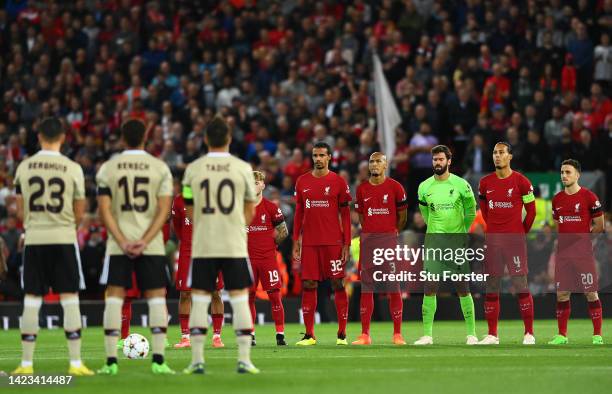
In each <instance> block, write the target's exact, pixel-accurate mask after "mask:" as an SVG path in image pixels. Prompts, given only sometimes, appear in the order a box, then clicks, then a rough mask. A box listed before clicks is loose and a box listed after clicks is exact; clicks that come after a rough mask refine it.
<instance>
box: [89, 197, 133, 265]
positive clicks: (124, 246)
mask: <svg viewBox="0 0 612 394" xmlns="http://www.w3.org/2000/svg"><path fill="white" fill-rule="evenodd" d="M111 204H112V202H111V198H110V196H105V195H102V196H98V211H99V213H100V217H101V218H102V222H104V226H106V229H107V230H108V231H110V233H111V234H112V236H113V238H115V240H116V241H117V244H118V245H119V247H120V248H121V250H123V252H124V253H125V254H126V255H127V256H128V257H135V256H134V255H133V254H132V253H131V252H130V248H131V243H130V242H128V240H127V238H126V237H125V235H123V233H122V232H121V229H119V225H118V224H117V221H116V220H115V218H114V217H113V213H112V211H111Z"/></svg>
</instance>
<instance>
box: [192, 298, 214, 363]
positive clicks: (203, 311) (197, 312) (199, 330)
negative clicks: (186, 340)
mask: <svg viewBox="0 0 612 394" xmlns="http://www.w3.org/2000/svg"><path fill="white" fill-rule="evenodd" d="M211 299H212V297H211V296H210V295H209V294H192V295H191V313H190V314H189V334H190V335H189V337H190V339H191V364H192V365H195V364H198V363H203V362H204V341H205V340H206V333H207V332H208V305H210V301H211Z"/></svg>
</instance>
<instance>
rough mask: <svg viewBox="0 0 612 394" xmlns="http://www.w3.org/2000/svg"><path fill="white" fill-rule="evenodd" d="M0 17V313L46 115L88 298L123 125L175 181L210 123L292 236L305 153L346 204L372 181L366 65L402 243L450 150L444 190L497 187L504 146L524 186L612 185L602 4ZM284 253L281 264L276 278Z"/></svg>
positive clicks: (611, 61) (250, 3) (22, 12)
mask: <svg viewBox="0 0 612 394" xmlns="http://www.w3.org/2000/svg"><path fill="white" fill-rule="evenodd" d="M0 3H3V4H2V7H1V9H0V51H1V54H2V55H1V56H0V95H1V99H2V106H1V107H0V220H1V228H0V231H1V236H2V238H3V239H4V243H5V248H4V249H5V250H4V253H5V255H6V256H7V258H8V262H9V267H10V273H11V275H10V277H9V280H5V281H3V282H2V285H1V287H0V294H4V296H6V297H8V298H11V297H13V298H16V297H19V292H20V290H19V281H18V267H19V265H20V248H19V242H18V240H19V236H20V234H21V232H22V224H21V223H20V222H19V221H18V220H17V219H16V215H15V208H16V207H15V203H14V187H13V174H14V171H15V169H16V166H17V165H18V164H19V162H20V161H21V160H23V159H24V158H25V157H27V156H29V155H32V154H33V153H35V152H36V151H37V149H38V146H37V138H36V128H37V124H38V122H39V121H40V119H42V118H43V117H45V116H58V117H60V118H61V119H62V121H63V122H64V123H65V127H66V129H67V130H68V137H67V143H66V145H65V147H64V153H65V154H66V155H68V156H69V157H71V158H72V159H74V160H76V161H77V162H78V163H80V164H81V165H82V167H83V170H84V173H85V176H86V182H87V195H88V200H89V209H88V212H89V213H88V215H87V217H86V219H85V221H84V223H83V224H82V225H81V227H80V229H79V244H80V247H81V252H82V260H83V264H84V268H85V270H86V276H87V282H88V285H89V290H88V293H86V294H85V296H87V295H90V296H92V297H98V296H100V294H101V289H100V288H99V286H98V285H97V276H98V274H99V270H100V267H101V261H102V257H103V254H104V239H105V237H106V233H105V231H104V229H103V228H102V226H101V224H100V220H99V218H98V217H97V215H96V205H95V182H94V176H95V173H96V171H97V169H98V168H99V166H100V165H101V163H102V162H103V161H104V160H106V159H108V158H109V157H110V156H111V155H113V154H114V153H116V152H118V151H120V150H121V142H120V141H119V138H118V135H119V127H120V125H121V124H122V122H123V121H125V120H126V119H129V118H134V117H136V118H140V119H142V120H143V121H145V122H146V124H147V127H148V129H149V136H148V140H147V144H146V150H147V151H148V152H150V153H151V154H153V155H155V156H157V157H160V158H162V159H163V160H165V161H166V162H167V163H168V165H169V166H170V167H171V169H172V171H173V173H174V174H175V176H176V179H177V182H178V181H180V178H181V176H182V171H183V170H184V168H185V167H186V165H187V164H189V163H190V162H192V161H193V160H195V159H196V158H198V157H199V156H200V155H201V154H203V153H205V152H206V147H205V145H204V144H203V132H204V129H205V127H206V124H207V122H208V121H209V120H210V119H211V117H212V116H213V115H214V114H215V113H221V114H223V115H224V116H226V119H227V121H228V123H229V125H230V127H231V129H232V134H233V142H232V145H231V150H232V152H233V153H234V154H236V155H238V156H240V157H242V158H244V159H245V160H247V161H249V162H251V163H252V165H253V167H254V168H256V169H259V170H261V171H263V172H264V173H265V174H266V183H267V184H268V187H267V189H266V191H265V194H266V196H267V197H268V198H270V199H272V200H273V201H275V202H276V203H278V204H279V205H280V206H281V209H282V210H283V212H284V213H285V216H286V218H287V220H288V222H289V223H288V224H289V227H290V228H291V220H292V218H293V214H292V211H293V203H292V195H293V186H294V183H295V180H296V179H297V177H298V176H299V175H300V174H302V173H304V172H306V171H308V170H309V169H310V168H311V161H310V159H309V155H310V149H311V146H312V144H313V142H314V141H319V140H323V141H326V142H327V143H329V144H330V146H332V148H333V157H332V163H331V169H332V170H334V171H338V172H339V173H340V174H341V175H342V176H343V177H345V178H346V180H347V181H348V183H349V185H351V187H352V188H353V190H354V188H355V187H356V185H358V184H359V183H360V182H361V181H363V180H364V179H366V178H367V176H368V170H367V158H368V156H369V155H370V154H371V153H372V152H374V151H376V150H378V149H379V146H378V143H377V137H376V130H377V129H376V105H375V102H374V88H373V82H372V57H373V54H375V53H377V54H378V55H379V56H380V58H381V60H382V63H383V68H384V72H385V75H386V78H387V80H388V82H389V86H390V88H391V90H392V92H393V94H394V97H395V100H396V103H397V107H398V109H399V112H400V115H401V118H402V123H401V125H400V127H399V128H398V129H397V130H396V141H397V149H396V153H395V155H394V157H389V158H388V159H389V165H390V167H391V174H392V176H393V177H394V178H395V179H397V180H399V181H400V182H402V184H403V185H404V186H405V187H406V189H407V191H408V195H409V198H410V202H411V204H410V210H411V214H410V219H409V225H408V226H409V229H410V231H415V232H422V231H423V230H424V225H423V221H422V218H421V217H420V214H419V213H418V212H416V211H418V209H416V204H415V200H416V187H417V185H418V183H419V182H421V181H422V180H423V179H425V178H426V177H428V176H430V175H431V160H430V154H429V149H430V148H431V146H433V145H436V144H438V143H443V144H447V145H449V146H451V148H452V150H453V153H454V158H453V167H452V171H453V172H455V173H457V174H460V175H464V176H478V175H479V174H482V173H486V172H489V171H491V170H492V169H493V167H492V159H491V149H492V146H493V144H494V143H495V142H496V141H499V140H507V141H508V142H510V143H511V144H512V145H513V148H514V159H513V162H512V166H513V168H515V169H518V170H521V171H524V172H547V171H555V172H557V171H558V167H559V164H560V162H561V161H562V160H563V159H566V158H569V157H571V158H575V159H577V160H579V161H580V162H581V163H582V167H583V169H584V170H585V171H600V172H602V173H604V174H605V173H610V171H611V170H612V168H611V167H612V159H611V157H610V155H609V152H610V151H611V150H612V149H611V147H612V142H611V141H612V100H611V99H610V94H611V92H612V45H611V44H610V35H611V33H612V0H592V1H589V0H577V1H565V0H516V1H511V0H496V1H490V0H454V1H453V0H448V1H442V0H401V1H400V0H383V1H374V0H355V1H348V0H327V1H306V0H284V1H273V0H268V1H265V0H257V1H256V0H226V1H205V0H203V1H187V0H164V1H161V0H160V1H156V0H153V1H148V0H76V1H70V2H66V1H57V0H46V1H31V0H4V1H0ZM608 178H610V177H608ZM611 185H612V182H611V181H610V180H609V179H608V180H607V183H606V186H605V187H604V191H607V192H608V193H607V195H608V196H609V195H611V194H610V192H609V191H610V190H611ZM177 187H178V183H177ZM600 197H601V199H602V201H605V202H606V208H607V209H609V208H610V206H609V201H608V199H607V198H604V196H600ZM546 220H548V219H545V222H544V223H543V224H542V225H541V226H540V227H539V228H538V230H539V231H543V232H544V233H545V232H546V231H551V226H552V221H546ZM475 231H478V229H476V230H475ZM355 234H358V229H355ZM540 238H541V239H543V240H545V239H546V237H545V236H544V235H543V236H540ZM290 248H291V241H290V240H288V241H286V242H285V244H283V245H281V253H282V256H283V257H284V259H283V261H284V262H285V263H286V266H287V271H288V272H289V275H290V277H291V268H292V267H291V260H290V258H289V255H290V253H289V252H290ZM544 271H546V269H544ZM11 278H12V280H11ZM546 280H548V281H549V279H546ZM291 282H293V281H291ZM543 286H544V287H546V286H547V285H546V282H545V284H544V285H543Z"/></svg>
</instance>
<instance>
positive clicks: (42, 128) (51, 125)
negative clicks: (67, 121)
mask: <svg viewBox="0 0 612 394" xmlns="http://www.w3.org/2000/svg"><path fill="white" fill-rule="evenodd" d="M38 132H39V133H40V134H41V135H42V136H43V138H44V139H45V140H46V141H51V142H53V141H57V140H58V139H59V138H60V136H61V135H62V134H65V133H66V131H65V130H64V126H63V125H62V122H60V120H59V119H58V118H55V117H52V116H50V117H48V118H44V119H43V120H42V122H40V125H39V126H38Z"/></svg>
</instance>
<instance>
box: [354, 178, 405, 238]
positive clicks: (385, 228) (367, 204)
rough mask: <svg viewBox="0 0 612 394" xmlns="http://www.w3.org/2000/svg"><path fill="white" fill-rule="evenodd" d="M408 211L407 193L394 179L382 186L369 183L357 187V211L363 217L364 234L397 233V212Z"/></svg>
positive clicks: (386, 180) (365, 182)
mask: <svg viewBox="0 0 612 394" xmlns="http://www.w3.org/2000/svg"><path fill="white" fill-rule="evenodd" d="M404 209H406V191H404V188H403V187H402V185H401V184H400V183H399V182H397V181H396V180H394V179H391V178H387V179H385V181H384V182H383V183H381V184H380V185H373V184H371V183H370V182H369V181H364V182H362V183H361V184H360V185H359V186H358V187H357V196H356V201H355V211H357V212H359V213H360V214H362V215H363V224H362V225H361V230H362V232H364V233H393V234H396V233H397V212H398V211H401V210H404Z"/></svg>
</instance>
